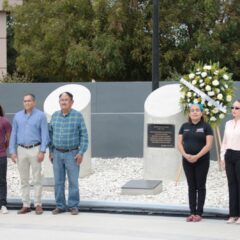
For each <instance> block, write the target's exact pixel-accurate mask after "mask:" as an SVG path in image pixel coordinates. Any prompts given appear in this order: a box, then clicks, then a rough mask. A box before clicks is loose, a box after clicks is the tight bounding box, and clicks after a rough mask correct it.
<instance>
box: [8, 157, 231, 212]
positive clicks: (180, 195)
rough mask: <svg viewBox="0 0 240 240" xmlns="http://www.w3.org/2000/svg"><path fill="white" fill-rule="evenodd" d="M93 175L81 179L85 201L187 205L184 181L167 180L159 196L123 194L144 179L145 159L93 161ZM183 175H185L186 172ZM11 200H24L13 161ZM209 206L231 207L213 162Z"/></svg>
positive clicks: (50, 193) (49, 193)
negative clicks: (133, 182) (126, 187)
mask: <svg viewBox="0 0 240 240" xmlns="http://www.w3.org/2000/svg"><path fill="white" fill-rule="evenodd" d="M92 168H93V174H91V175H89V176H88V177H85V178H83V179H80V180H79V182H80V193H81V199H82V200H108V201H124V202H126V201H128V202H131V201H132V202H139V203H159V204H174V205H175V204H176V205H187V204H188V196H187V184H186V181H185V180H183V181H180V182H178V184H177V185H176V182H175V181H163V192H162V193H160V194H157V195H138V196H131V195H121V187H122V186H123V185H124V184H125V183H126V182H128V181H129V180H133V179H142V176H143V159H142V158H114V159H101V158H93V159H92ZM182 174H184V173H183V172H182ZM7 178H8V197H12V198H19V197H20V190H19V189H20V181H19V174H18V170H17V166H16V165H15V164H13V163H12V162H11V160H9V164H8V177H7ZM43 198H44V199H49V198H50V199H54V193H53V191H47V190H44V191H43ZM205 207H214V208H215V207H216V208H219V207H220V208H228V188H227V179H226V174H225V172H220V171H219V170H218V164H217V162H215V161H211V165H210V169H209V174H208V179H207V197H206V203H205Z"/></svg>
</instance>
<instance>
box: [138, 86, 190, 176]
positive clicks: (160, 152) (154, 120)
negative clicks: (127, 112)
mask: <svg viewBox="0 0 240 240" xmlns="http://www.w3.org/2000/svg"><path fill="white" fill-rule="evenodd" d="M179 99H180V85H179V84H170V85H166V86H163V87H161V88H158V89H157V90H155V91H154V92H152V93H151V94H150V95H149V96H148V97H147V99H146V101H145V106H144V149H143V152H144V179H148V180H165V179H166V180H176V179H177V178H178V175H179V172H180V171H181V155H180V153H179V152H178V150H177V137H178V131H179V128H180V126H181V125H182V123H184V122H185V121H186V118H185V116H184V114H183V111H182V109H181V107H180V104H179Z"/></svg>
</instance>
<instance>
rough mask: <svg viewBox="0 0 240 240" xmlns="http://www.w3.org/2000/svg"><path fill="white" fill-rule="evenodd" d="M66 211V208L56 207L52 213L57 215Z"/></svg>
mask: <svg viewBox="0 0 240 240" xmlns="http://www.w3.org/2000/svg"><path fill="white" fill-rule="evenodd" d="M64 212H65V210H64V209H61V208H55V209H54V210H53V211H52V214H53V215H57V214H60V213H64Z"/></svg>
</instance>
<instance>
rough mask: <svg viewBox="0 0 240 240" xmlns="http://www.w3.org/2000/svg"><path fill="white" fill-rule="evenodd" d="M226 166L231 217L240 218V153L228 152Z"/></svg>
mask: <svg viewBox="0 0 240 240" xmlns="http://www.w3.org/2000/svg"><path fill="white" fill-rule="evenodd" d="M225 166H226V174H227V180H228V190H229V215H230V217H240V151H234V150H229V149H228V150H227V152H226V154H225Z"/></svg>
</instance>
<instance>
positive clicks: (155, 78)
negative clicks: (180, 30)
mask: <svg viewBox="0 0 240 240" xmlns="http://www.w3.org/2000/svg"><path fill="white" fill-rule="evenodd" d="M152 11H153V14H152V22H153V34H152V91H154V90H156V89H157V88H159V0H153V9H152Z"/></svg>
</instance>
